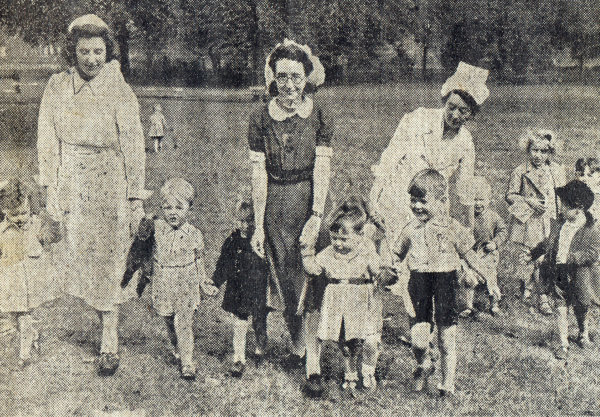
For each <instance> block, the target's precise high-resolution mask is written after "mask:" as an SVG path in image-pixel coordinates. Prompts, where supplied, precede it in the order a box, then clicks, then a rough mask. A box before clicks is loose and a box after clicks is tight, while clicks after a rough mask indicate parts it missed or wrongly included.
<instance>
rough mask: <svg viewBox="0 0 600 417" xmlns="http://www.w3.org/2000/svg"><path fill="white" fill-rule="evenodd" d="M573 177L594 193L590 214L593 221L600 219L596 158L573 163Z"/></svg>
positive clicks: (599, 173) (599, 178) (599, 174)
mask: <svg viewBox="0 0 600 417" xmlns="http://www.w3.org/2000/svg"><path fill="white" fill-rule="evenodd" d="M575 175H577V178H578V179H579V180H580V181H583V182H584V183H586V184H587V186H588V187H590V189H591V190H592V192H593V193H594V204H592V207H591V208H590V213H591V214H592V217H593V218H594V220H596V221H598V220H599V219H600V161H598V159H597V158H580V159H578V160H577V162H575Z"/></svg>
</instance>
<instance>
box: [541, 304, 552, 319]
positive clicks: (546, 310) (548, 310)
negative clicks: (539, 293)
mask: <svg viewBox="0 0 600 417" xmlns="http://www.w3.org/2000/svg"><path fill="white" fill-rule="evenodd" d="M540 313H542V314H543V315H544V316H551V315H552V307H550V303H549V302H548V301H543V302H541V303H540Z"/></svg>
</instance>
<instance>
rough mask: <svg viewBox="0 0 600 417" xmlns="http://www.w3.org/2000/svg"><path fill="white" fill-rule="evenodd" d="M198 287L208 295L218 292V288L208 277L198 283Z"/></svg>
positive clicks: (211, 295)
mask: <svg viewBox="0 0 600 417" xmlns="http://www.w3.org/2000/svg"><path fill="white" fill-rule="evenodd" d="M200 289H201V290H202V292H203V293H204V294H206V295H208V296H209V297H213V296H215V295H216V294H217V293H218V292H219V289H218V288H217V287H216V286H215V284H214V282H212V281H211V280H208V279H207V280H204V281H203V282H201V283H200Z"/></svg>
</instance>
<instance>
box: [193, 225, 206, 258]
mask: <svg viewBox="0 0 600 417" xmlns="http://www.w3.org/2000/svg"><path fill="white" fill-rule="evenodd" d="M195 234H196V236H195V238H194V240H195V248H194V249H196V252H197V253H202V252H204V236H202V232H201V231H200V230H198V229H195Z"/></svg>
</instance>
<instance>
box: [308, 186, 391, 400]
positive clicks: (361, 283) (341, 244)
mask: <svg viewBox="0 0 600 417" xmlns="http://www.w3.org/2000/svg"><path fill="white" fill-rule="evenodd" d="M331 218H332V222H331V226H330V228H329V231H330V237H331V245H330V246H328V247H326V248H325V249H323V250H322V251H321V252H319V253H318V254H316V255H315V254H314V252H313V253H311V252H310V251H309V250H306V251H305V252H304V253H303V262H304V268H305V269H306V271H307V272H308V273H309V274H311V275H313V276H319V275H321V274H324V275H325V277H326V279H327V280H328V284H327V287H326V288H325V294H324V296H323V303H322V305H321V320H320V323H319V329H318V333H317V336H318V338H319V340H320V341H321V342H322V341H325V340H331V341H335V342H338V343H339V346H340V349H341V351H342V353H343V356H344V383H343V386H342V387H343V388H344V389H346V390H348V392H349V393H350V394H351V395H355V394H356V391H355V390H356V388H357V383H358V380H359V378H358V377H359V372H360V373H362V379H363V385H364V387H365V388H368V389H374V388H375V385H376V382H375V375H374V374H375V363H369V364H365V363H364V362H363V361H364V359H365V357H364V356H363V357H362V358H361V355H360V353H361V350H362V349H363V347H364V348H366V349H367V350H373V349H377V347H376V346H375V347H370V346H368V345H365V340H370V339H372V338H373V336H374V335H378V334H380V331H381V324H382V323H381V322H382V317H381V306H380V305H378V303H379V300H378V299H377V297H376V296H375V291H377V288H378V287H377V278H378V277H379V275H380V270H381V261H380V258H379V255H378V254H377V251H376V250H375V245H374V244H373V242H372V241H371V240H370V239H367V238H366V237H365V235H364V233H363V229H364V226H365V224H366V223H367V221H368V214H367V209H366V203H365V202H364V201H363V200H362V199H360V198H356V197H351V198H349V199H347V200H346V201H345V202H344V203H343V204H342V205H341V206H340V207H339V208H338V209H337V210H336V211H335V212H334V213H333V215H332V217H331ZM370 356H374V355H370ZM375 358H376V355H375ZM313 386H314V387H313ZM311 387H312V388H311ZM319 388H320V375H318V374H315V375H310V376H309V380H308V383H307V389H310V390H311V393H313V391H314V394H318V391H319Z"/></svg>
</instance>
